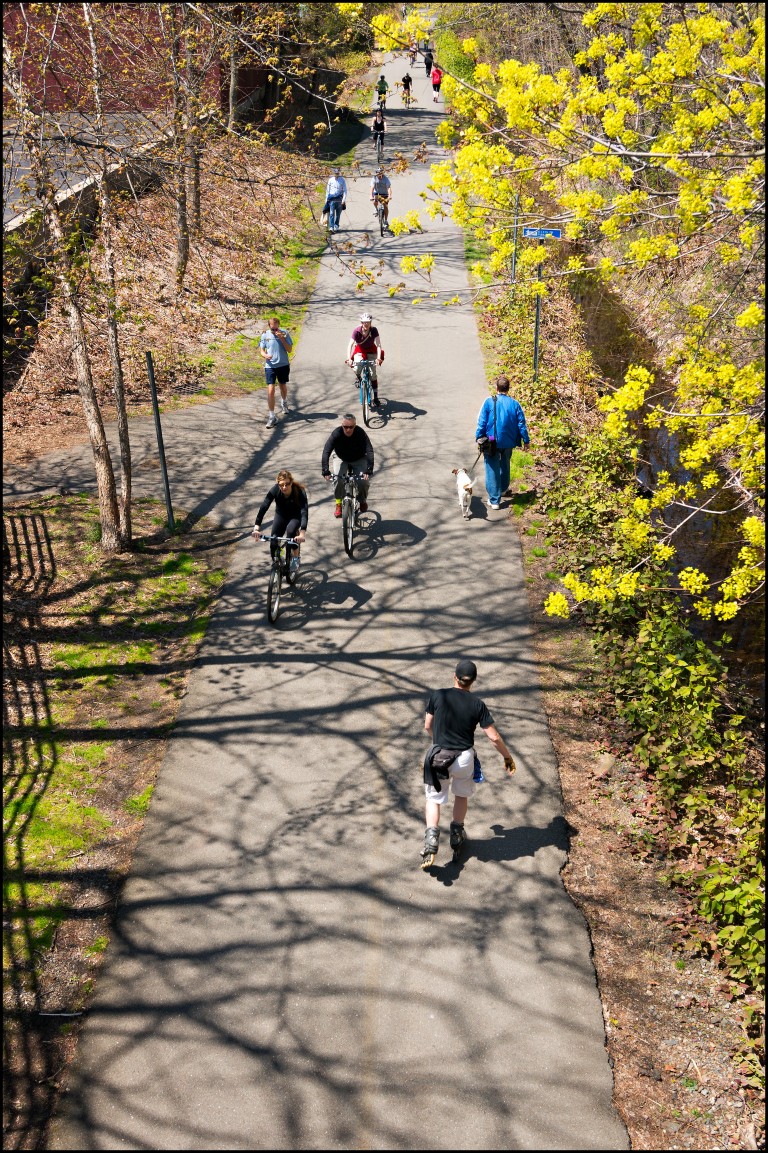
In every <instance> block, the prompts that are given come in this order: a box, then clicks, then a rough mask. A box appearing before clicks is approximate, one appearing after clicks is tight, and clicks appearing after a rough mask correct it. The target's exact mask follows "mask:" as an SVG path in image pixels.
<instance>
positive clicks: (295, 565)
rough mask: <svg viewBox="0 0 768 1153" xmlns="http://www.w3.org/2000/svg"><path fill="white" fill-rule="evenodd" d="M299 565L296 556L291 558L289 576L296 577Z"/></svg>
mask: <svg viewBox="0 0 768 1153" xmlns="http://www.w3.org/2000/svg"><path fill="white" fill-rule="evenodd" d="M300 563H301V561H300V560H299V558H298V557H297V556H292V557H291V576H296V573H297V572H298V571H299V565H300Z"/></svg>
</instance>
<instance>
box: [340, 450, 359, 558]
mask: <svg viewBox="0 0 768 1153" xmlns="http://www.w3.org/2000/svg"><path fill="white" fill-rule="evenodd" d="M362 479H363V474H362V473H361V472H352V470H351V469H349V470H348V472H347V474H346V476H345V477H344V496H343V497H342V499H341V532H342V536H343V538H344V551H345V552H346V554H347V556H352V548H353V544H354V539H355V529H356V528H357V521H358V514H359V512H360V481H361V480H362Z"/></svg>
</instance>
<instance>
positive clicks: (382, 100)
mask: <svg viewBox="0 0 768 1153" xmlns="http://www.w3.org/2000/svg"><path fill="white" fill-rule="evenodd" d="M377 104H378V106H379V108H380V109H381V112H382V115H383V114H384V113H385V112H386V110H387V94H386V92H380V93H379V96H378V100H377Z"/></svg>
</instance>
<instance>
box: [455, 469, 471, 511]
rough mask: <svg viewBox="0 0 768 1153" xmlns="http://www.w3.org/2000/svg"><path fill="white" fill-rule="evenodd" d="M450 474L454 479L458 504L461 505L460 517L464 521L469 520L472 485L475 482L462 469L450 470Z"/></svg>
mask: <svg viewBox="0 0 768 1153" xmlns="http://www.w3.org/2000/svg"><path fill="white" fill-rule="evenodd" d="M451 472H452V474H453V475H454V476H455V477H456V488H457V489H458V492H459V504H460V505H461V512H462V516H463V517H464V519H465V520H469V518H470V517H471V516H472V513H471V512H470V511H469V508H470V505H471V503H472V485H473V484H474V483H475V482H474V480H473V479H472V477H471V476H470V475H469V473H468V472H466V471H465V470H464V469H463V468H452V469H451Z"/></svg>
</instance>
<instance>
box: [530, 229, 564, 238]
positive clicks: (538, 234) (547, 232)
mask: <svg viewBox="0 0 768 1153" xmlns="http://www.w3.org/2000/svg"><path fill="white" fill-rule="evenodd" d="M561 235H562V233H561V231H560V229H559V228H524V229H523V236H529V237H530V238H531V239H532V240H544V238H545V237H547V236H553V237H554V238H555V240H559V239H560V237H561Z"/></svg>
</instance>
